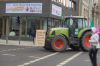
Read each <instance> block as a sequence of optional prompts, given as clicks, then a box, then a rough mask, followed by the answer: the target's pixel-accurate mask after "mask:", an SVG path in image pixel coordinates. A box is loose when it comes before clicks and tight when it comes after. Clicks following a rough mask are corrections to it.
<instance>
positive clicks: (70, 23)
mask: <svg viewBox="0 0 100 66" xmlns="http://www.w3.org/2000/svg"><path fill="white" fill-rule="evenodd" d="M76 26H77V20H76V19H72V18H67V19H66V20H65V22H64V27H76Z"/></svg>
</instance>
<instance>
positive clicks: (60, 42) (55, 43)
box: [51, 35, 68, 52]
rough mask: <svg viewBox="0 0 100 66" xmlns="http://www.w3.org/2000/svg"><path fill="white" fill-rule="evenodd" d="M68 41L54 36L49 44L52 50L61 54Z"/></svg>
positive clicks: (59, 36)
mask: <svg viewBox="0 0 100 66" xmlns="http://www.w3.org/2000/svg"><path fill="white" fill-rule="evenodd" d="M67 44H68V40H67V39H66V38H65V37H64V36H61V35H58V36H55V37H54V39H53V40H52V42H51V46H52V49H53V50H54V51H56V52H63V51H65V50H66V48H67Z"/></svg>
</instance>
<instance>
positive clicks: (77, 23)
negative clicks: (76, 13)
mask: <svg viewBox="0 0 100 66" xmlns="http://www.w3.org/2000/svg"><path fill="white" fill-rule="evenodd" d="M71 26H74V27H75V28H84V27H88V22H87V20H86V19H84V18H66V19H65V22H64V27H71Z"/></svg>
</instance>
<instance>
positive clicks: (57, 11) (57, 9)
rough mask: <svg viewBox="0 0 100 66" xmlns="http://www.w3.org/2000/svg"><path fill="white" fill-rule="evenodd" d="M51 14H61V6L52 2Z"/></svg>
mask: <svg viewBox="0 0 100 66" xmlns="http://www.w3.org/2000/svg"><path fill="white" fill-rule="evenodd" d="M52 15H56V16H62V8H61V7H59V6H57V5H54V4H52Z"/></svg>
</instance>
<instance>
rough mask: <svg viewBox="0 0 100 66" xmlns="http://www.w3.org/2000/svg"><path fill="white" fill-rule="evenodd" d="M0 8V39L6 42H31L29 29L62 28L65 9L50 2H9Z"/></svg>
mask: <svg viewBox="0 0 100 66" xmlns="http://www.w3.org/2000/svg"><path fill="white" fill-rule="evenodd" d="M0 6H1V10H0V37H1V39H6V40H32V38H31V37H30V33H29V32H30V29H32V30H33V29H34V27H35V28H36V29H35V30H48V29H49V28H52V27H59V26H62V25H63V23H62V18H63V16H66V7H64V6H63V5H61V4H59V3H55V2H52V0H26V1H24V0H22V1H18V0H17V1H16V0H14V1H10V0H9V1H8V2H7V1H6V2H0Z"/></svg>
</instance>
